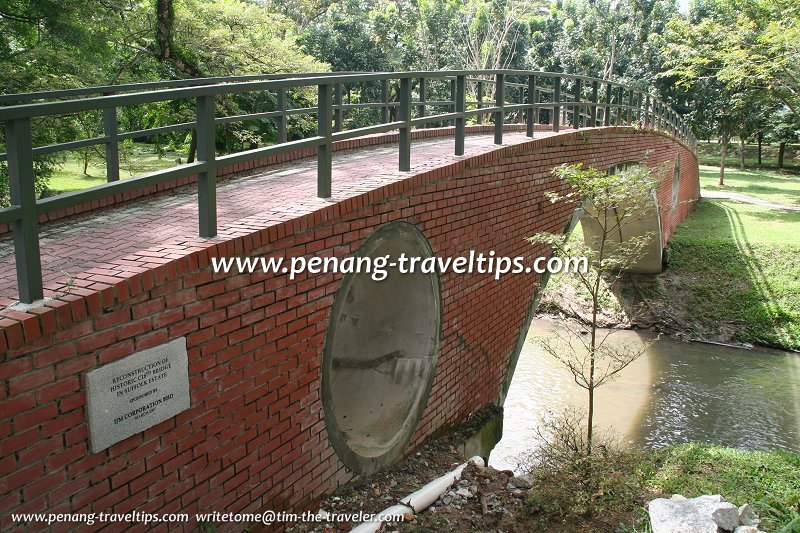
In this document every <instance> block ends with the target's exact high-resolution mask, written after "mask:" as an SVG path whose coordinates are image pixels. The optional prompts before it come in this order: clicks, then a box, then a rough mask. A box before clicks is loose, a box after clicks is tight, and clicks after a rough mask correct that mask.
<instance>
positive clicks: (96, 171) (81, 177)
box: [48, 146, 186, 195]
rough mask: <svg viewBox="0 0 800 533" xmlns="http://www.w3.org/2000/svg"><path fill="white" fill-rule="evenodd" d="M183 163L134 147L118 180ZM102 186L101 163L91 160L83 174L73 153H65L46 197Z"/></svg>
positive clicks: (170, 155)
mask: <svg viewBox="0 0 800 533" xmlns="http://www.w3.org/2000/svg"><path fill="white" fill-rule="evenodd" d="M179 157H180V158H182V162H184V163H185V162H186V155H184V154H179V153H176V152H167V153H166V154H164V155H163V156H159V154H158V153H157V152H156V151H155V150H154V149H153V148H152V147H148V146H136V147H134V149H133V150H132V153H131V154H130V156H129V157H128V160H129V162H128V163H125V162H123V163H122V165H121V166H122V168H121V170H120V178H121V179H125V178H130V177H132V176H138V175H140V174H145V173H147V172H154V171H156V170H162V169H165V168H169V167H172V166H175V165H176V159H178V158H179ZM104 183H106V166H105V162H104V161H102V160H99V161H98V160H93V161H92V162H91V163H90V164H89V167H88V168H87V171H86V174H84V173H83V160H82V159H81V157H80V155H79V154H77V153H75V152H68V153H67V158H66V161H65V162H64V163H63V164H62V165H60V167H59V168H58V169H57V170H56V172H55V173H54V174H53V176H52V177H51V178H50V181H49V183H48V189H49V190H50V195H54V194H58V193H62V192H70V191H79V190H81V189H86V188H88V187H94V186H96V185H102V184H104Z"/></svg>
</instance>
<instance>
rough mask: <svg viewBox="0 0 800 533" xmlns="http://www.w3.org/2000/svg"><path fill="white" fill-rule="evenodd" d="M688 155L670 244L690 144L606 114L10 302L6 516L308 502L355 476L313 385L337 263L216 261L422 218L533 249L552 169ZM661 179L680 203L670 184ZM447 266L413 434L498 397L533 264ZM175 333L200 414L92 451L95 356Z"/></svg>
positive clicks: (470, 246)
mask: <svg viewBox="0 0 800 533" xmlns="http://www.w3.org/2000/svg"><path fill="white" fill-rule="evenodd" d="M676 157H677V158H679V160H680V162H681V168H682V173H683V177H682V180H681V183H680V191H679V197H680V203H679V204H678V207H677V208H676V209H674V210H672V209H662V210H661V224H662V228H663V229H664V232H663V239H664V243H665V242H666V239H667V238H668V237H669V235H671V234H672V231H674V229H675V226H676V225H677V224H678V223H679V222H680V221H681V220H683V218H685V216H686V215H687V214H688V213H689V211H690V210H691V209H692V207H693V205H694V201H695V200H696V199H697V198H698V196H699V186H698V181H697V161H696V158H695V156H694V155H693V153H692V151H691V150H690V149H689V148H688V147H687V146H685V145H683V144H682V143H680V142H678V141H676V140H675V139H673V138H671V137H668V136H666V135H663V134H658V133H653V132H643V131H639V130H636V129H633V128H597V129H593V130H586V131H582V132H580V133H577V132H567V133H563V134H560V135H553V136H548V137H543V138H537V139H533V140H525V141H522V142H519V143H517V144H514V145H512V146H503V147H498V148H496V149H493V150H491V151H488V152H486V153H482V154H479V155H475V156H470V157H464V158H459V159H455V160H450V161H449V162H446V163H444V164H438V163H436V164H433V163H430V164H427V165H425V166H424V168H421V169H418V170H417V171H416V172H413V173H410V174H409V173H398V174H397V175H396V176H394V177H393V178H392V179H391V180H390V182H388V183H385V184H382V185H380V186H377V187H374V188H371V189H369V190H367V191H364V192H361V191H357V192H355V193H353V194H352V195H351V196H349V197H347V198H345V199H342V200H340V201H338V202H336V203H328V204H325V203H315V204H313V206H312V207H311V208H309V210H308V212H306V213H304V214H300V215H297V216H293V217H287V218H286V219H284V220H282V221H279V222H274V221H272V222H269V223H264V222H260V221H258V220H255V219H254V220H251V221H249V222H248V223H246V224H245V223H243V224H242V225H241V226H240V227H238V228H237V231H235V232H233V231H232V232H229V233H224V232H223V233H222V234H223V235H225V236H224V237H221V238H220V239H218V240H217V241H214V242H208V243H206V244H204V245H202V246H200V245H193V246H191V247H187V249H181V250H177V251H176V250H171V252H170V254H169V255H166V256H164V257H163V258H162V259H163V260H161V261H159V262H158V264H157V265H154V266H152V267H150V268H145V269H143V270H142V271H140V272H134V271H131V272H127V273H125V274H123V273H119V274H118V275H117V276H116V277H115V276H111V275H108V274H107V275H104V276H101V277H99V278H98V277H96V276H97V274H96V273H92V274H87V275H86V276H85V277H83V276H79V277H78V281H79V282H81V283H80V284H79V285H78V287H79V288H80V290H78V291H76V292H74V293H72V294H70V295H68V296H65V297H63V298H56V299H55V300H52V301H50V302H49V303H48V304H47V305H46V307H42V308H38V309H32V310H30V311H28V312H24V313H22V312H10V313H9V312H5V313H4V318H2V319H0V331H2V335H0V353H5V354H6V355H5V357H4V358H3V359H2V363H0V364H2V374H0V377H2V379H3V380H4V382H5V385H6V386H5V388H3V389H0V391H2V392H0V394H3V395H7V396H4V397H2V401H3V414H2V415H0V417H2V418H0V446H2V449H3V455H2V456H1V457H0V468H2V470H3V473H2V477H0V500H2V509H0V513H2V514H1V515H0V527H2V528H3V529H4V530H5V529H6V528H7V527H8V526H10V517H11V515H10V513H11V512H37V511H46V510H58V511H59V512H76V513H77V512H101V511H104V512H119V513H124V512H129V511H131V510H134V509H136V510H139V511H145V512H161V513H164V512H178V511H180V512H187V513H194V512H206V511H209V510H220V511H227V512H242V511H255V510H257V509H261V508H263V509H272V510H288V509H293V510H300V509H303V508H305V507H307V506H309V505H310V502H312V501H313V500H314V499H316V498H318V497H320V496H321V495H323V494H325V493H329V492H331V491H333V490H334V489H336V488H337V487H338V486H339V485H341V484H342V483H345V482H347V481H349V480H351V479H353V477H354V473H353V472H352V471H350V470H349V469H348V468H347V467H346V466H345V465H344V464H343V463H342V462H341V461H340V460H339V459H338V457H337V455H336V452H335V450H334V449H333V447H332V446H331V444H330V441H329V438H328V435H327V430H326V427H325V421H324V417H323V413H322V405H321V398H320V378H321V376H320V371H321V370H320V369H321V360H322V351H323V343H324V338H325V332H326V328H327V321H328V318H329V315H330V311H331V306H332V302H333V295H334V294H335V292H336V291H337V290H338V288H339V284H340V283H341V280H342V276H340V275H333V274H326V275H320V276H315V277H308V276H299V277H297V278H296V279H294V280H289V279H288V277H287V276H285V275H280V276H276V275H267V274H262V273H258V274H228V275H223V274H214V273H212V271H211V269H210V260H211V258H212V257H220V256H231V255H248V256H256V255H268V256H273V255H285V256H287V257H291V256H296V255H304V254H306V255H318V256H325V255H337V256H345V255H347V254H350V253H351V252H353V251H355V250H356V249H358V247H359V246H360V245H361V244H362V242H363V241H364V239H365V238H366V237H367V235H369V233H370V232H371V231H372V230H373V229H375V228H377V227H378V226H380V225H381V224H384V223H386V222H390V221H406V222H408V223H411V224H413V225H414V226H416V227H417V228H418V229H419V230H420V231H421V232H422V233H423V234H424V235H425V237H426V239H427V240H428V241H429V242H430V245H431V248H432V249H433V252H434V254H436V255H438V256H444V257H456V256H463V255H465V254H468V253H469V251H470V250H476V251H488V250H494V251H495V252H496V254H497V255H501V256H511V257H513V256H526V257H533V256H537V255H541V254H543V253H545V250H543V249H537V248H533V247H531V246H530V245H529V244H527V243H526V241H525V240H524V237H526V236H529V235H531V234H533V233H535V232H538V231H551V232H557V231H561V230H563V228H564V227H566V226H567V224H568V222H569V221H570V219H571V217H572V209H571V208H570V207H569V206H566V205H560V204H552V203H550V201H549V200H548V199H547V198H546V196H545V193H546V192H548V191H561V192H563V191H564V188H565V185H564V184H563V183H561V182H559V181H558V180H557V179H556V178H555V177H554V176H553V175H552V169H553V167H555V166H556V165H558V164H562V163H577V162H584V163H585V164H587V165H592V166H596V167H599V168H607V167H609V166H612V165H614V164H617V163H619V162H623V161H627V160H632V159H639V160H642V161H643V162H645V163H646V164H647V165H648V166H650V167H652V168H661V167H662V166H663V165H664V164H667V165H669V164H674V161H675V160H676ZM665 181H666V180H665ZM657 195H658V199H659V204H660V205H662V206H663V205H670V204H671V201H672V190H671V184H669V183H667V186H664V185H662V187H661V188H660V189H659V191H658V193H657ZM259 224H260V226H259ZM84 280H86V281H91V283H89V284H83V283H82V282H83V281H84ZM440 281H441V293H442V329H441V333H440V351H439V357H438V363H437V366H436V370H435V373H434V378H433V384H432V387H431V391H430V395H429V399H428V402H427V406H426V408H425V409H424V411H423V413H422V416H421V419H420V421H419V424H418V426H417V429H416V430H415V432H414V434H413V436H412V438H411V440H410V442H409V445H408V448H407V449H408V450H411V449H413V448H415V447H416V446H418V445H420V444H421V443H422V442H423V441H424V440H425V439H426V438H427V437H429V436H430V435H432V434H433V433H434V432H435V431H437V430H439V429H440V428H442V427H445V426H450V425H455V424H458V423H459V422H461V421H463V420H464V419H465V418H466V416H467V415H468V414H469V413H471V412H473V411H475V410H476V409H479V408H480V407H482V406H485V405H487V404H490V403H496V402H498V401H499V400H500V399H501V396H502V395H503V388H504V383H506V382H507V381H508V380H509V379H510V375H511V373H512V372H513V361H514V357H515V350H516V347H517V345H518V343H519V339H520V337H521V335H523V334H524V331H525V330H526V329H527V326H526V321H527V320H528V319H529V317H530V315H531V310H532V302H533V301H534V297H535V283H536V282H537V281H538V278H537V276H536V275H511V276H504V277H502V278H501V279H500V280H495V279H494V278H493V277H492V276H490V275H472V276H465V275H456V274H453V273H445V274H442V275H441V276H440ZM179 337H186V341H187V346H188V355H189V382H190V389H191V407H190V408H189V410H187V411H184V412H182V413H180V414H178V415H177V416H175V417H174V418H171V419H169V420H166V421H164V422H162V423H160V424H158V425H156V426H154V427H152V428H150V429H148V430H146V431H144V432H142V433H139V434H136V435H134V436H132V437H129V438H127V439H125V440H123V441H121V442H119V443H117V444H114V445H113V446H111V447H110V448H108V449H106V450H103V451H101V452H99V453H97V454H92V453H90V452H89V446H88V432H87V426H86V422H85V408H86V397H85V390H84V388H85V379H84V375H85V372H86V371H88V370H91V369H93V368H96V367H98V366H101V365H103V364H106V363H108V362H111V361H116V360H118V359H120V358H122V357H124V356H127V355H129V354H131V353H132V352H134V351H138V350H142V349H145V348H148V347H151V346H155V345H158V344H161V343H164V342H167V341H169V340H171V339H175V338H179ZM476 376H480V379H476ZM187 527H194V524H190V525H189V526H187Z"/></svg>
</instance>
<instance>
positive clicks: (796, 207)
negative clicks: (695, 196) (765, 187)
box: [701, 190, 800, 211]
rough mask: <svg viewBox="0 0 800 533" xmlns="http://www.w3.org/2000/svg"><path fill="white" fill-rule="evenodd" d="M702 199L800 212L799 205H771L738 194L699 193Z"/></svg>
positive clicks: (723, 192)
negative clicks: (733, 201) (731, 201)
mask: <svg viewBox="0 0 800 533" xmlns="http://www.w3.org/2000/svg"><path fill="white" fill-rule="evenodd" d="M701 195H702V196H703V198H719V199H721V200H735V201H737V202H744V203H746V204H753V205H760V206H763V207H769V208H770V209H781V210H783V211H800V205H786V204H773V203H772V202H768V201H766V200H762V199H761V198H756V197H755V196H750V195H749V194H743V193H740V192H725V191H706V190H703V191H702V192H701Z"/></svg>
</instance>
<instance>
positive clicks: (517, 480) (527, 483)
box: [508, 474, 533, 489]
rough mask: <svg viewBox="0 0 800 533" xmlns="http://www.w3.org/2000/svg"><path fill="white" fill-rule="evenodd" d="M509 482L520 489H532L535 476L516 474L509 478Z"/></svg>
mask: <svg viewBox="0 0 800 533" xmlns="http://www.w3.org/2000/svg"><path fill="white" fill-rule="evenodd" d="M508 482H509V484H511V485H513V486H515V487H516V488H518V489H530V488H532V487H533V478H532V477H531V476H528V475H524V474H523V475H521V476H514V477H512V478H510V479H509V480H508Z"/></svg>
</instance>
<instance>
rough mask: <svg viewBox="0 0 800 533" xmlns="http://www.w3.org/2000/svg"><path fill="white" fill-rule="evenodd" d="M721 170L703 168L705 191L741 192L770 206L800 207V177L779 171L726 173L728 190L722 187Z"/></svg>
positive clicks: (701, 166)
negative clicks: (771, 204)
mask: <svg viewBox="0 0 800 533" xmlns="http://www.w3.org/2000/svg"><path fill="white" fill-rule="evenodd" d="M717 183H719V167H712V166H707V165H700V186H701V187H702V188H703V190H705V191H725V192H738V193H744V194H749V195H750V196H755V197H756V198H760V199H762V200H766V201H768V202H773V203H776V204H785V205H800V174H792V173H789V172H779V171H777V170H755V169H745V170H739V168H738V167H736V168H726V169H725V186H724V187H720V186H719V185H717Z"/></svg>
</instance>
